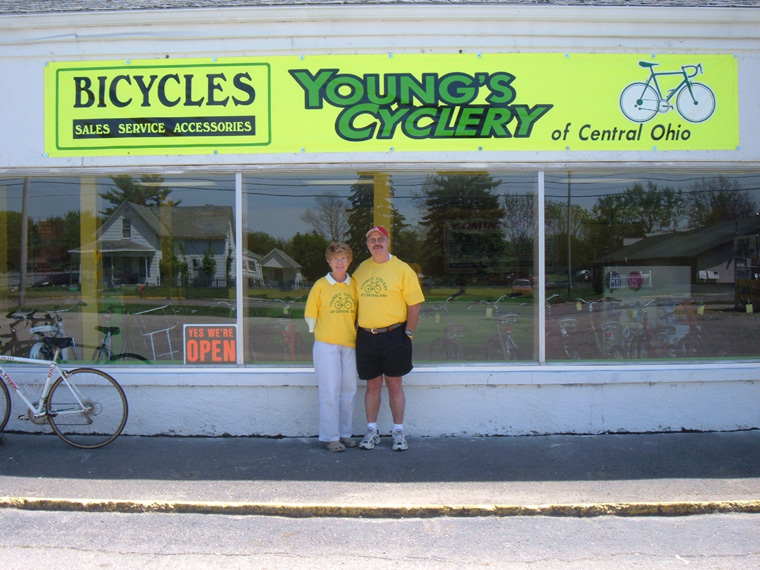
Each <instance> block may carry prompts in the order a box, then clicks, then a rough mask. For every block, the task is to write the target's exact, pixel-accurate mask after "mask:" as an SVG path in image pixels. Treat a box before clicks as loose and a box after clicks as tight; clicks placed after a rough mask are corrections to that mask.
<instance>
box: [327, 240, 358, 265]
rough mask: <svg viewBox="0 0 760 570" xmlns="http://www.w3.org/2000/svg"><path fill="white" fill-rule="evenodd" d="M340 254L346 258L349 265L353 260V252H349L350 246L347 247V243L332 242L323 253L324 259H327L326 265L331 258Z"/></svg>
mask: <svg viewBox="0 0 760 570" xmlns="http://www.w3.org/2000/svg"><path fill="white" fill-rule="evenodd" d="M341 253H342V254H343V255H345V256H346V257H347V258H348V262H349V263H351V262H352V261H353V260H354V252H353V251H352V250H351V246H350V245H348V244H347V243H343V242H342V241H334V242H332V243H331V244H330V245H328V246H327V251H326V252H325V258H326V259H327V263H330V260H331V259H332V258H333V257H335V256H336V255H339V254H341Z"/></svg>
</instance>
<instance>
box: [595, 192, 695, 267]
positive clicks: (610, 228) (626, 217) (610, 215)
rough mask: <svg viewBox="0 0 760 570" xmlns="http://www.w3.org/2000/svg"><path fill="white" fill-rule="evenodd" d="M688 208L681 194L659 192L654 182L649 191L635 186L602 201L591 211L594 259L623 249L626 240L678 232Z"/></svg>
mask: <svg viewBox="0 0 760 570" xmlns="http://www.w3.org/2000/svg"><path fill="white" fill-rule="evenodd" d="M685 205H686V198H685V197H684V194H683V192H682V191H681V190H675V189H673V188H671V187H665V188H659V187H658V186H657V185H656V184H654V183H653V182H651V181H650V182H648V183H647V187H646V189H644V187H643V186H642V185H641V184H634V185H633V186H631V187H630V188H628V189H627V190H625V191H624V192H621V193H615V194H607V195H605V196H601V197H599V198H598V200H597V201H596V204H595V205H594V207H593V209H592V213H593V216H592V220H591V222H590V223H591V229H590V232H589V234H590V237H591V244H590V245H591V246H592V247H594V248H595V252H594V254H595V256H597V257H600V256H602V255H604V253H605V252H607V251H613V250H614V249H618V248H620V247H622V246H623V239H624V238H643V237H645V236H646V235H647V234H651V233H654V232H667V231H675V230H676V229H677V228H678V225H679V221H680V220H681V218H682V216H683V212H684V207H685Z"/></svg>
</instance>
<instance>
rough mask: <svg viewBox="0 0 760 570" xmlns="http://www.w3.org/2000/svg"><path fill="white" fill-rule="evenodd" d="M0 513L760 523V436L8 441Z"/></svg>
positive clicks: (0, 454)
mask: <svg viewBox="0 0 760 570" xmlns="http://www.w3.org/2000/svg"><path fill="white" fill-rule="evenodd" d="M0 507H6V508H22V509H45V510H81V511H116V512H151V511H153V512H156V511H158V512H196V513H230V514H270V515H282V516H355V517H359V516H361V517H403V516H408V517H430V516H494V515H497V516H508V515H553V516H598V515H605V514H611V515H686V514H697V513H708V512H753V513H760V431H757V430H754V431H742V432H720V433H674V434H643V435H595V436H535V437H478V438H469V437H452V438H414V437H410V438H409V450H408V451H406V452H402V453H399V452H393V451H391V449H390V438H387V437H384V438H383V441H382V443H381V445H380V446H379V447H377V448H375V449H374V450H372V451H362V450H359V449H348V450H346V451H345V452H343V453H337V454H334V453H330V452H328V451H326V450H325V449H324V447H323V446H322V445H321V444H320V443H319V442H318V441H317V440H316V439H310V438H288V439H269V438H176V437H132V436H122V437H120V438H118V439H117V440H116V441H115V442H113V443H112V444H110V445H109V446H107V447H104V448H102V449H96V450H78V449H75V448H73V447H70V446H68V445H66V444H65V443H63V442H62V441H60V440H59V439H58V438H57V437H55V436H53V435H25V434H7V439H6V442H5V444H4V445H2V446H0Z"/></svg>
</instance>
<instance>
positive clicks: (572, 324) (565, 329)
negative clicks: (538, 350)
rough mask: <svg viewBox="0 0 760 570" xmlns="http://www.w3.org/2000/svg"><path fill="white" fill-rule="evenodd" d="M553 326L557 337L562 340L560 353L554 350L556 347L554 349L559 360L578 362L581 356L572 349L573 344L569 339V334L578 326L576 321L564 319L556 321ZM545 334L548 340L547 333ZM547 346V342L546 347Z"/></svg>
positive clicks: (570, 318)
mask: <svg viewBox="0 0 760 570" xmlns="http://www.w3.org/2000/svg"><path fill="white" fill-rule="evenodd" d="M554 324H555V326H556V327H557V330H558V331H559V337H560V338H561V339H562V346H561V348H562V352H560V351H559V350H556V347H554V348H555V351H556V352H557V353H558V354H559V355H560V358H562V357H564V358H567V359H569V360H580V359H581V355H580V353H579V352H578V351H577V350H576V349H575V348H574V347H573V343H572V341H571V337H570V332H571V331H574V330H576V328H577V326H578V319H575V318H573V317H564V318H562V319H558V320H557V321H556V322H555V323H554ZM546 334H547V338H548V337H549V333H548V332H547V333H546ZM548 344H549V342H548V341H547V346H548Z"/></svg>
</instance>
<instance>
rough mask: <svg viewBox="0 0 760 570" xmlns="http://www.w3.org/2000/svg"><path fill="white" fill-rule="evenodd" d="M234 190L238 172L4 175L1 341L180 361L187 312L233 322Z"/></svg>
mask: <svg viewBox="0 0 760 570" xmlns="http://www.w3.org/2000/svg"><path fill="white" fill-rule="evenodd" d="M234 197H235V182H234V175H229V176H218V175H194V176H191V177H188V176H169V175H160V174H137V175H129V174H120V175H114V176H110V177H105V176H99V177H81V178H79V177H72V178H64V177H40V178H37V177H28V178H10V179H3V180H0V235H2V236H3V243H2V246H0V293H1V294H2V299H1V302H2V315H3V316H4V317H5V326H3V327H2V328H1V329H0V331H1V334H2V340H3V346H2V347H1V348H0V350H3V351H4V352H5V353H10V354H17V355H22V356H28V355H31V356H33V357H37V356H39V357H45V356H47V353H46V350H47V349H46V347H45V346H44V344H43V343H42V337H44V336H71V337H73V338H74V340H75V342H76V346H75V347H72V348H71V349H67V350H66V354H65V355H64V357H65V358H66V359H67V360H68V361H70V362H85V363H92V362H95V363H98V364H110V363H115V362H118V363H119V364H147V363H154V364H182V363H183V362H184V361H185V360H186V356H187V355H186V354H185V351H184V345H183V328H184V325H185V324H187V323H193V324H197V323H201V324H202V323H234V322H235V319H234V315H235V307H234V302H233V301H234V298H235V274H234V267H235V263H234V255H235V241H234V235H235V231H234V228H235V223H234V211H233V206H234ZM233 362H234V357H233Z"/></svg>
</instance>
